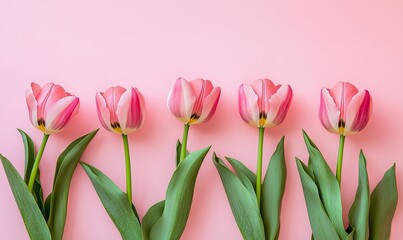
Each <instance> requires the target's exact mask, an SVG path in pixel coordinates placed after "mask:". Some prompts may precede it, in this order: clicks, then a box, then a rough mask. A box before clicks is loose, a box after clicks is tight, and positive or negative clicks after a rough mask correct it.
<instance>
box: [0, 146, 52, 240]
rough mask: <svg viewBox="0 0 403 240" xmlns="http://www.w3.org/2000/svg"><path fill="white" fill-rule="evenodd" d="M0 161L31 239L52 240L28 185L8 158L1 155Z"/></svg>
mask: <svg viewBox="0 0 403 240" xmlns="http://www.w3.org/2000/svg"><path fill="white" fill-rule="evenodd" d="M0 159H1V162H2V164H3V168H4V171H5V173H6V175H7V179H8V182H9V184H10V187H11V191H12V192H13V195H14V198H15V201H16V202H17V205H18V208H19V210H20V213H21V216H22V219H23V220H24V224H25V227H26V229H27V231H28V234H29V237H30V238H31V239H32V240H48V239H49V240H50V239H51V237H50V232H49V229H48V226H47V225H46V222H45V219H44V218H43V216H42V213H41V211H40V210H39V208H38V206H37V204H36V201H35V199H34V197H33V196H32V194H31V192H30V191H29V189H28V187H27V185H26V183H25V182H24V180H23V179H22V178H21V176H20V174H19V173H18V171H17V170H16V169H15V168H14V166H13V165H12V164H11V163H10V161H8V159H7V158H5V157H3V156H2V155H1V154H0Z"/></svg>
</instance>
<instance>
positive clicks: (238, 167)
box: [225, 157, 256, 189]
mask: <svg viewBox="0 0 403 240" xmlns="http://www.w3.org/2000/svg"><path fill="white" fill-rule="evenodd" d="M225 158H226V159H227V160H228V162H229V163H230V164H231V166H232V167H233V168H234V170H235V172H236V174H237V175H238V176H240V175H241V174H240V173H243V174H244V175H245V176H246V177H247V178H248V179H249V182H250V183H252V186H253V189H256V174H255V173H253V172H252V171H251V170H249V168H247V167H246V166H245V165H244V164H243V163H242V162H240V161H238V160H236V159H234V158H230V157H225Z"/></svg>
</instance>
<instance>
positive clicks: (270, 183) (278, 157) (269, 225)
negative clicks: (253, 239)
mask: <svg viewBox="0 0 403 240" xmlns="http://www.w3.org/2000/svg"><path fill="white" fill-rule="evenodd" d="M286 177H287V168H286V164H285V157H284V137H283V138H281V140H280V142H279V143H278V145H277V148H276V151H275V152H274V153H273V155H272V157H271V159H270V163H269V166H268V167H267V171H266V176H265V178H264V180H263V185H262V202H261V214H262V218H263V223H264V229H265V232H266V239H267V240H275V239H278V235H279V232H280V213H281V202H282V200H283V195H284V189H285V182H286Z"/></svg>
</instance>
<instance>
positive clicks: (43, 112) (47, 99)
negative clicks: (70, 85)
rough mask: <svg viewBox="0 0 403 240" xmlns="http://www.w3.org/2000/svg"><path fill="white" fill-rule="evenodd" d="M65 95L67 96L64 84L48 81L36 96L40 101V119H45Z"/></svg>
mask: <svg viewBox="0 0 403 240" xmlns="http://www.w3.org/2000/svg"><path fill="white" fill-rule="evenodd" d="M64 97H67V93H66V91H65V90H64V88H63V87H62V86H60V85H57V84H54V83H46V84H45V85H44V86H43V87H42V89H41V91H40V92H39V93H38V94H37V96H36V100H37V102H38V119H39V120H41V119H45V118H46V116H47V115H48V111H49V110H50V109H51V108H52V107H53V105H54V104H56V102H58V101H59V100H60V99H62V98H64Z"/></svg>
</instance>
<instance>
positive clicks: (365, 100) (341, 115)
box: [319, 82, 372, 184]
mask: <svg viewBox="0 0 403 240" xmlns="http://www.w3.org/2000/svg"><path fill="white" fill-rule="evenodd" d="M371 113H372V99H371V95H370V94H369V92H368V90H362V91H358V89H357V88H356V87H355V86H354V85H353V84H351V83H348V82H339V83H337V84H336V85H335V86H334V87H333V88H332V89H328V88H322V91H321V94H320V108H319V119H320V122H321V123H322V125H323V126H324V127H325V128H326V129H327V130H328V131H329V132H332V133H337V134H339V135H340V142H339V152H338V158H337V169H336V177H337V180H338V181H339V184H340V183H341V169H342V162H343V152H344V141H345V136H346V135H351V134H354V133H357V132H359V131H361V130H362V129H364V128H365V126H366V125H367V123H368V121H369V118H370V116H371Z"/></svg>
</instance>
